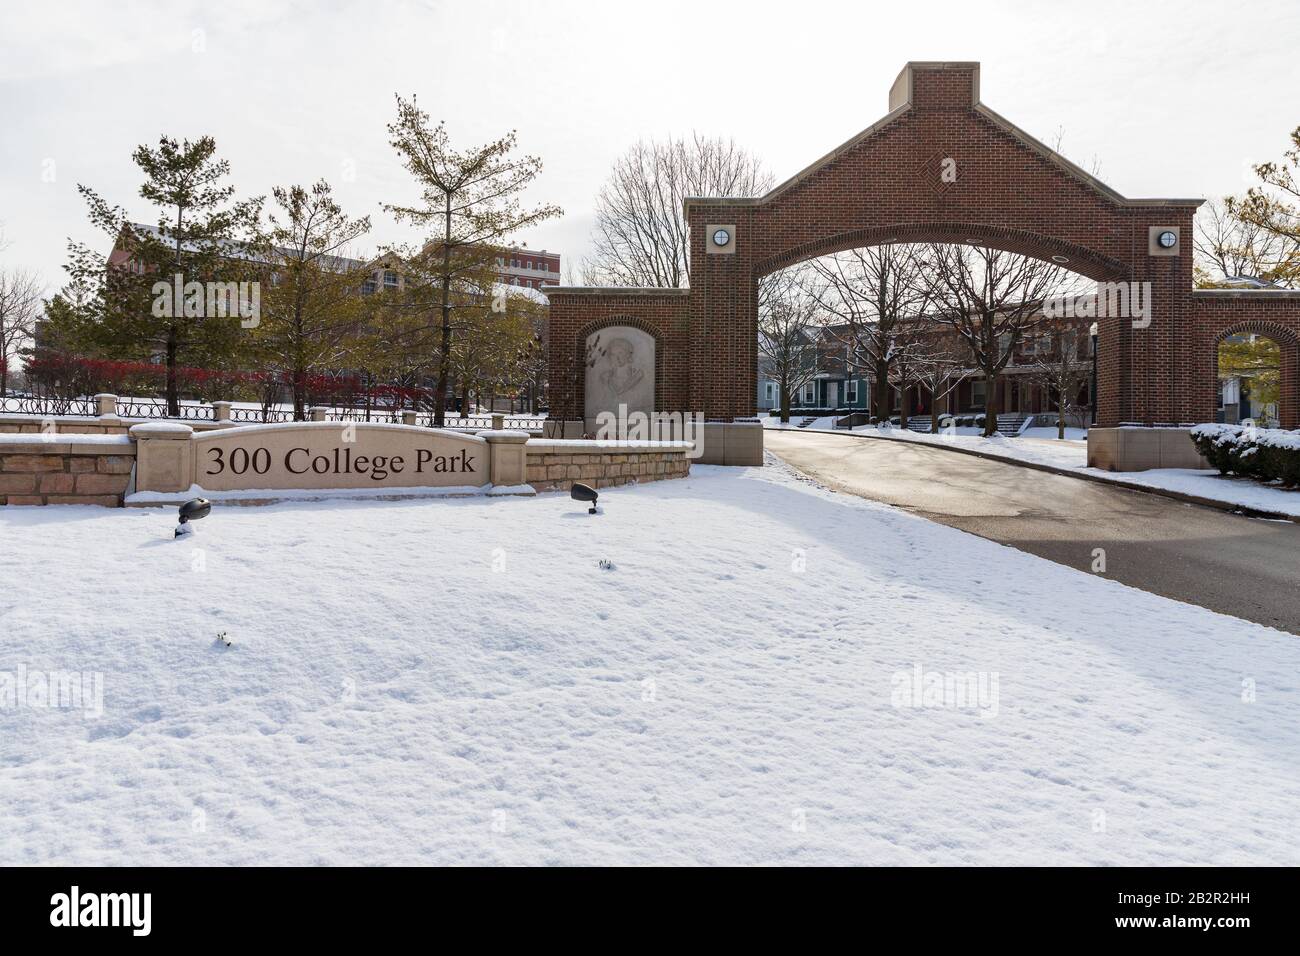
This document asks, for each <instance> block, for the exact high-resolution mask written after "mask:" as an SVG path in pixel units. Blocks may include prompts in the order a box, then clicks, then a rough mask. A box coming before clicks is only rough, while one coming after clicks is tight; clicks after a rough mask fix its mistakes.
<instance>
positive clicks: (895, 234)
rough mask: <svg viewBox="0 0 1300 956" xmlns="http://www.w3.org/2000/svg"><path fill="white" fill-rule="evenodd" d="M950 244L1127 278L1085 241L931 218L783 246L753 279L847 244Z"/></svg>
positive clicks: (1121, 266)
mask: <svg viewBox="0 0 1300 956" xmlns="http://www.w3.org/2000/svg"><path fill="white" fill-rule="evenodd" d="M928 242H936V243H950V244H953V245H963V244H979V245H983V246H989V247H990V248H994V249H1003V250H1005V251H1007V252H1015V253H1019V254H1021V255H1025V256H1032V257H1033V258H1035V259H1044V260H1048V261H1051V262H1055V263H1058V264H1060V265H1064V266H1066V267H1067V268H1070V269H1072V270H1073V271H1075V272H1078V273H1079V274H1080V275H1084V276H1087V277H1088V278H1090V279H1096V280H1098V281H1105V282H1119V281H1126V280H1127V279H1128V271H1129V267H1128V264H1127V263H1126V262H1123V261H1121V260H1119V259H1114V258H1111V257H1110V256H1107V255H1105V254H1102V253H1098V252H1095V251H1094V250H1092V249H1087V248H1085V247H1083V246H1079V245H1076V244H1075V243H1073V242H1069V241H1066V240H1062V239H1053V238H1051V237H1049V236H1041V235H1037V234H1035V233H1032V232H1026V231H1024V230H1021V229H1010V228H1007V227H1004V226H991V225H988V224H986V223H959V222H931V223H897V224H893V225H885V226H871V227H868V228H865V229H854V230H852V231H850V232H845V233H841V234H839V235H833V236H826V237H824V238H822V239H817V240H814V241H812V242H808V243H803V244H801V245H797V246H794V247H792V248H790V249H787V250H785V251H784V252H781V253H779V254H777V255H775V256H772V257H771V258H769V259H766V260H763V261H761V262H756V263H754V278H755V280H758V279H761V278H763V277H764V276H766V275H769V274H771V273H773V272H776V271H778V270H780V269H785V268H788V267H789V266H793V265H797V264H798V263H800V262H806V261H807V260H809V259H816V258H818V257H819V256H828V255H831V254H833V253H836V252H843V251H845V250H846V249H860V248H863V247H865V246H881V245H890V244H893V243H928Z"/></svg>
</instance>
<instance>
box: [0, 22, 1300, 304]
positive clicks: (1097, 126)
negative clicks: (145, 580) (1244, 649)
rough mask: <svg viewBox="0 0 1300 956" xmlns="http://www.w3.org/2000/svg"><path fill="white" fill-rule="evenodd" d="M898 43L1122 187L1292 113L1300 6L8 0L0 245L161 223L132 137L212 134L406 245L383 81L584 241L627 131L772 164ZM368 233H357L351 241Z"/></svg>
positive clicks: (1286, 121) (1178, 183)
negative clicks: (532, 169)
mask: <svg viewBox="0 0 1300 956" xmlns="http://www.w3.org/2000/svg"><path fill="white" fill-rule="evenodd" d="M908 60H978V61H980V62H981V63H982V75H981V85H982V99H983V100H984V102H985V103H986V104H987V105H989V106H990V107H991V108H993V109H994V110H996V111H997V112H999V113H1001V114H1002V115H1003V116H1005V117H1007V118H1008V119H1009V120H1011V121H1012V122H1013V123H1016V124H1017V125H1019V126H1020V127H1022V128H1023V129H1025V130H1027V131H1028V132H1030V133H1032V134H1034V135H1036V136H1038V137H1039V138H1040V139H1046V140H1052V139H1053V138H1054V136H1055V132H1056V130H1057V129H1058V128H1061V127H1063V128H1064V141H1063V145H1062V152H1064V153H1065V155H1067V156H1068V157H1069V158H1071V159H1073V160H1074V161H1075V162H1077V163H1079V164H1080V165H1082V166H1084V167H1090V166H1091V164H1092V161H1093V158H1094V157H1096V159H1097V161H1098V162H1099V163H1100V165H1101V178H1102V179H1103V180H1105V181H1106V182H1107V183H1109V184H1110V185H1111V186H1112V187H1114V188H1115V189H1117V190H1119V191H1120V192H1121V193H1123V194H1125V195H1127V196H1132V197H1146V196H1171V197H1185V196H1220V195H1222V194H1224V193H1229V192H1238V191H1241V190H1243V189H1244V188H1245V186H1246V185H1247V184H1248V182H1249V181H1250V178H1251V177H1250V174H1249V165H1250V164H1251V163H1255V162H1260V161H1263V160H1267V159H1276V158H1279V157H1280V155H1281V153H1282V151H1283V149H1284V148H1285V147H1286V145H1287V133H1288V132H1289V131H1290V130H1291V129H1293V128H1295V127H1296V126H1297V125H1298V124H1300V3H1297V2H1295V0H1280V2H1248V0H1238V2H1236V3H1231V4H1229V3H1224V2H1220V3H1197V2H1187V0H1183V2H1171V3H1164V2H1141V3H1138V2H1135V0H1127V2H1115V3H1110V2H1098V0H1093V2H1090V3H1087V4H1078V3H1069V4H1067V3H1046V2H1040V3H1029V2H1024V3H1010V2H1001V3H995V2H988V0H979V2H976V0H970V2H965V3H942V2H938V0H924V2H915V3H902V4H900V3H892V2H891V3H867V2H855V3H818V2H814V0H799V2H797V3H796V2H783V3H756V2H749V3H737V4H730V3H727V4H724V3H715V2H710V0H694V2H689V3H682V4H676V3H670V2H665V0H644V2H640V3H636V4H623V3H617V2H602V3H594V2H586V3H552V2H546V0H534V2H531V3H519V2H499V3H492V2H483V0H460V2H455V3H437V2H425V3H397V2H394V3H383V2H376V0H367V2H357V3H347V2H337V3H321V2H315V3H307V2H276V0H222V2H209V3H201V2H173V3H152V2H124V0H112V2H87V3H73V2H65V0H46V2H39V3H37V2H16V0H5V2H4V4H3V5H2V6H0V223H2V224H3V230H4V236H5V241H6V242H7V248H5V249H4V250H3V251H0V263H3V264H6V265H21V266H27V267H32V268H36V269H38V270H40V272H41V273H42V275H43V277H44V279H45V281H46V282H47V283H48V284H49V286H50V287H51V289H53V288H57V286H59V285H61V284H62V282H63V281H64V275H63V271H62V266H63V262H64V260H65V247H66V243H67V239H68V237H70V236H71V237H73V238H75V239H78V240H81V241H92V240H93V241H96V242H99V244H100V245H105V243H103V242H100V240H99V239H97V237H96V234H95V233H94V232H93V230H91V229H90V227H89V225H88V223H87V219H86V215H85V208H84V204H83V203H82V201H81V199H80V197H79V196H78V195H77V191H76V186H77V184H78V183H85V184H87V185H90V186H92V187H94V188H95V189H96V190H98V191H99V192H100V194H101V195H103V196H104V197H105V198H106V199H108V200H109V201H110V202H113V203H116V204H121V205H124V206H126V207H127V209H128V210H129V211H130V212H131V213H132V215H133V216H135V217H136V218H139V219H143V220H145V221H148V222H154V221H156V216H155V215H154V213H153V211H152V209H151V208H150V207H148V206H147V205H146V204H145V203H144V202H143V200H141V199H140V198H139V196H138V192H137V191H138V189H139V185H140V175H139V171H138V170H137V169H136V167H135V166H134V164H133V163H132V162H131V160H130V153H131V151H132V149H134V147H135V146H137V145H138V144H140V143H145V142H149V143H153V142H155V141H156V140H157V138H158V136H159V135H160V134H162V133H166V134H168V135H171V136H174V137H178V138H180V137H190V138H194V137H198V136H201V135H203V134H210V135H212V136H214V137H215V138H216V141H217V146H218V151H219V153H220V154H221V155H222V156H223V157H225V158H227V159H229V160H230V162H231V165H232V167H233V169H232V172H233V182H234V183H235V185H236V186H237V188H238V190H239V193H240V195H241V196H248V195H257V194H263V193H268V192H269V191H270V188H271V187H272V186H273V185H277V184H288V183H294V182H300V183H310V182H312V181H314V180H316V179H318V178H320V177H324V178H326V179H328V180H329V181H330V182H331V183H333V184H334V186H335V190H336V195H337V196H338V198H339V200H340V201H341V202H342V204H343V206H344V208H345V210H347V211H348V212H349V213H352V214H354V215H361V214H364V213H369V214H370V215H371V216H372V220H373V222H374V226H375V228H374V231H373V233H372V237H371V238H372V240H373V244H375V245H378V244H380V243H385V242H394V241H415V240H417V239H418V238H420V237H419V236H418V235H416V234H414V233H412V232H410V231H409V229H408V228H407V227H398V226H396V225H394V224H393V223H391V222H390V221H389V220H388V219H387V217H386V216H385V215H384V213H383V212H382V211H381V210H380V208H379V205H380V203H382V202H384V201H388V202H406V201H409V200H411V199H413V198H414V197H415V190H414V188H413V186H412V184H411V182H410V181H409V178H408V177H407V175H406V173H405V172H404V170H402V168H401V167H400V165H399V164H398V161H397V158H396V156H395V154H394V152H393V150H392V149H391V147H390V146H389V145H388V137H387V134H386V131H385V128H384V127H385V124H386V123H387V122H388V121H389V120H390V119H391V118H392V116H393V115H394V105H393V94H394V93H396V92H401V93H403V94H409V93H416V94H418V95H419V99H420V102H421V104H422V105H423V106H424V107H425V109H426V110H427V111H428V112H430V113H431V114H432V116H433V118H434V119H435V120H437V119H445V120H446V121H447V124H448V128H449V131H450V133H451V136H452V139H453V142H454V143H456V144H461V145H470V144H477V143H480V142H483V141H486V140H489V139H492V138H495V137H496V136H499V135H500V134H502V133H504V132H506V131H508V130H510V129H515V130H517V131H518V134H519V142H520V146H521V147H522V149H523V150H526V151H527V152H529V153H535V154H537V155H539V156H541V157H542V159H543V160H544V162H545V169H544V171H543V173H542V176H541V178H540V179H539V180H538V183H537V185H536V187H535V188H534V190H533V193H532V197H531V198H533V199H535V200H538V201H551V202H556V203H559V204H560V205H561V206H563V207H564V210H565V216H564V218H563V219H562V220H558V221H556V222H554V223H552V224H549V225H547V226H546V227H545V228H539V229H537V230H536V231H535V232H532V233H529V234H526V235H522V236H520V237H518V238H519V239H520V240H522V241H525V242H527V243H528V244H529V245H530V246H533V247H536V248H546V249H549V250H551V251H559V252H560V253H562V254H563V255H564V257H565V264H566V267H567V265H568V264H569V263H570V262H571V261H573V259H574V258H576V257H579V256H581V255H582V254H583V253H584V252H585V251H586V249H587V246H588V235H589V232H590V227H591V211H592V205H593V199H594V196H595V194H596V192H597V190H598V189H599V187H600V185H601V183H602V181H603V180H604V178H605V175H606V173H607V171H608V169H609V166H610V164H611V162H612V161H613V160H614V159H615V157H616V156H617V155H618V154H619V153H621V152H622V151H623V150H624V149H626V148H627V147H628V146H629V145H630V144H631V143H633V142H635V141H636V140H637V139H638V138H662V137H667V136H671V135H680V134H688V133H689V132H691V131H692V130H698V131H700V132H703V133H708V134H720V135H724V136H731V137H734V138H735V140H736V141H737V142H738V143H740V144H741V145H743V146H746V147H748V148H749V149H751V150H753V151H754V152H755V153H756V154H757V155H759V156H760V157H761V158H762V159H763V160H764V161H765V162H766V164H767V166H768V167H769V169H770V170H771V171H772V173H773V174H774V176H775V177H776V179H777V180H778V181H780V180H782V179H785V178H786V177H787V176H789V175H791V174H793V173H795V172H797V171H798V170H800V169H802V168H803V167H804V166H806V165H807V164H808V163H810V162H812V161H813V160H815V159H816V158H818V157H819V156H821V155H823V154H824V153H826V152H827V151H828V150H830V149H831V148H832V147H834V146H836V145H838V144H839V143H841V142H843V141H844V140H846V139H848V138H849V137H850V136H852V135H853V134H854V133H856V132H858V131H860V130H861V129H863V128H864V127H866V126H868V125H870V124H871V123H872V122H874V121H875V120H877V119H878V118H879V117H880V116H882V115H883V114H884V113H885V112H886V109H887V102H886V101H887V96H888V92H889V87H890V85H891V84H892V83H893V80H894V78H895V76H896V75H897V74H898V71H899V70H900V69H901V68H902V66H903V64H904V63H905V62H907V61H908ZM361 251H364V250H361Z"/></svg>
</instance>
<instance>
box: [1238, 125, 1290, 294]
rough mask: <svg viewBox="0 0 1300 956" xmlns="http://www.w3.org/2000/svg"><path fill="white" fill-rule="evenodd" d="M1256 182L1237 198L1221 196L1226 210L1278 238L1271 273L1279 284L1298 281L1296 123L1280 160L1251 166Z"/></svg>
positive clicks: (1247, 223)
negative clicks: (1277, 256)
mask: <svg viewBox="0 0 1300 956" xmlns="http://www.w3.org/2000/svg"><path fill="white" fill-rule="evenodd" d="M1255 174H1256V175H1257V176H1259V179H1260V185H1258V186H1252V187H1251V188H1250V189H1248V190H1247V191H1246V195H1245V196H1243V197H1240V198H1234V197H1231V196H1230V197H1228V198H1227V199H1226V200H1224V202H1225V205H1226V207H1227V211H1228V213H1229V214H1230V215H1232V216H1233V217H1234V218H1236V219H1237V220H1239V221H1240V222H1242V223H1243V224H1246V225H1248V226H1254V227H1258V228H1259V229H1262V230H1263V231H1264V232H1265V233H1267V234H1269V235H1272V236H1275V237H1276V238H1277V239H1278V240H1280V241H1281V242H1282V252H1281V258H1280V259H1279V261H1278V262H1277V263H1276V265H1275V266H1274V268H1273V270H1272V274H1271V275H1267V276H1266V278H1269V279H1272V280H1273V281H1276V282H1278V283H1279V284H1285V285H1291V284H1294V283H1296V282H1300V206H1297V205H1295V204H1296V203H1297V202H1300V126H1297V127H1296V128H1295V129H1294V130H1293V131H1292V132H1291V148H1290V149H1288V150H1287V151H1286V152H1285V153H1283V154H1282V161H1281V162H1269V163H1261V164H1259V165H1258V166H1256V167H1255Z"/></svg>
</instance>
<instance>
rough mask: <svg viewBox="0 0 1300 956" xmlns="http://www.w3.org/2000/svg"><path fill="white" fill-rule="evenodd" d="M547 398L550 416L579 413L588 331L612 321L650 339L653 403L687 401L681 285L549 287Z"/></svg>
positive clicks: (668, 406) (674, 405)
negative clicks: (594, 289) (555, 289)
mask: <svg viewBox="0 0 1300 956" xmlns="http://www.w3.org/2000/svg"><path fill="white" fill-rule="evenodd" d="M549 298H550V303H551V306H550V368H549V370H548V372H547V377H548V384H547V390H548V398H549V404H550V410H551V411H550V415H551V417H552V418H562V419H569V420H573V419H579V418H582V414H583V407H584V404H585V396H584V384H585V380H586V367H585V358H586V356H585V352H586V345H587V336H589V335H590V334H591V333H592V332H596V331H598V330H600V329H602V328H606V327H608V326H611V325H630V326H634V327H636V328H639V329H643V330H644V331H646V332H648V333H650V334H651V335H653V336H654V339H655V404H656V405H657V406H658V407H659V408H660V409H665V410H670V411H672V410H679V409H684V408H686V407H687V406H688V397H689V392H688V389H689V385H690V379H689V374H688V370H687V368H686V365H685V363H684V362H683V361H682V357H683V356H685V355H686V354H687V352H688V350H689V347H690V330H689V328H688V324H687V320H688V313H687V301H688V295H687V293H686V291H685V290H673V289H654V290H644V291H636V290H630V289H621V290H620V289H608V290H601V292H600V293H599V294H593V293H591V292H575V291H563V290H561V291H559V292H551V293H550V295H549Z"/></svg>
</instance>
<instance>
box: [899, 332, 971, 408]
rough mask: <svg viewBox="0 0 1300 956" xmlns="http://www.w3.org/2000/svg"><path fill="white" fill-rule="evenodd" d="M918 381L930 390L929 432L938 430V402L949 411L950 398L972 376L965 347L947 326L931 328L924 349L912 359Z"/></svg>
mask: <svg viewBox="0 0 1300 956" xmlns="http://www.w3.org/2000/svg"><path fill="white" fill-rule="evenodd" d="M913 364H914V365H915V367H916V380H917V382H918V384H920V385H922V386H923V387H924V388H925V390H926V391H928V392H929V393H930V433H931V434H934V433H936V432H938V431H939V402H940V400H943V402H944V410H945V411H948V410H949V407H948V406H949V403H948V401H947V400H948V397H949V396H950V395H952V393H953V392H955V391H956V390H957V386H959V385H961V383H962V382H964V381H966V379H968V378H970V374H971V368H970V362H969V360H968V359H967V357H966V350H965V349H964V348H963V347H962V345H961V343H960V342H957V341H955V340H954V338H953V336H952V334H951V333H950V332H948V331H947V330H945V329H940V328H937V327H931V328H930V330H929V334H928V335H927V336H926V340H925V346H924V349H922V350H919V351H918V354H917V355H916V356H915V358H914V359H913Z"/></svg>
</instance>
